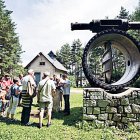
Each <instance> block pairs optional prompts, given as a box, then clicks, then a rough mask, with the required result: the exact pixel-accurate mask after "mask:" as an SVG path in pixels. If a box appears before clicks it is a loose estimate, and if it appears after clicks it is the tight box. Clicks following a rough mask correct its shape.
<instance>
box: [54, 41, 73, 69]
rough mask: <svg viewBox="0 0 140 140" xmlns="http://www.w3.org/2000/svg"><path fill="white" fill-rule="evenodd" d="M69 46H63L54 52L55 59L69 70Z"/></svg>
mask: <svg viewBox="0 0 140 140" xmlns="http://www.w3.org/2000/svg"><path fill="white" fill-rule="evenodd" d="M70 50H71V49H70V45H69V44H68V43H66V44H64V45H63V46H62V47H61V49H60V50H59V51H57V52H56V58H57V59H58V60H59V61H60V62H61V63H62V64H63V65H64V66H65V67H66V68H67V69H70V64H71V57H70V54H71V52H70Z"/></svg>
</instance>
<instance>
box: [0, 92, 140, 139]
mask: <svg viewBox="0 0 140 140" xmlns="http://www.w3.org/2000/svg"><path fill="white" fill-rule="evenodd" d="M79 92H80V93H78V92H74V90H73V91H72V93H71V98H70V102H71V115H70V116H64V114H63V113H54V114H53V118H52V126H51V127H49V128H47V127H46V126H45V125H46V123H47V119H46V118H45V119H44V120H43V124H44V126H43V128H41V129H38V128H37V123H38V118H37V117H34V116H31V118H30V121H31V122H33V125H32V126H21V125H20V117H21V109H22V108H21V107H18V109H17V114H16V119H17V121H14V122H12V121H11V120H8V119H6V118H0V140H113V139H114V140H139V137H140V134H139V131H134V129H132V130H131V131H130V129H129V131H128V132H126V131H121V130H117V129H116V128H115V129H113V128H105V129H94V128H93V127H91V126H89V125H88V123H86V122H84V123H83V121H82V105H83V103H82V100H83V98H82V93H81V90H79ZM32 110H33V112H36V111H38V106H37V103H36V100H34V104H33V107H32Z"/></svg>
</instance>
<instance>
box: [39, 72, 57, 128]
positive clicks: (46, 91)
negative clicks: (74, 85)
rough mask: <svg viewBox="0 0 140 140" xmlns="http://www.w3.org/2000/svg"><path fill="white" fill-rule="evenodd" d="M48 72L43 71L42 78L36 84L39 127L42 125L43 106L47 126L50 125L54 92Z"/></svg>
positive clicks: (53, 85)
mask: <svg viewBox="0 0 140 140" xmlns="http://www.w3.org/2000/svg"><path fill="white" fill-rule="evenodd" d="M49 75H50V73H49V72H44V73H43V80H41V81H40V82H39V84H38V88H37V101H38V104H39V109H40V113H39V126H38V127H39V128H41V127H42V121H43V116H44V111H45V108H46V107H47V115H48V123H47V127H49V126H50V125H51V116H52V107H53V95H54V94H55V89H56V87H55V84H54V82H53V81H52V80H50V78H49Z"/></svg>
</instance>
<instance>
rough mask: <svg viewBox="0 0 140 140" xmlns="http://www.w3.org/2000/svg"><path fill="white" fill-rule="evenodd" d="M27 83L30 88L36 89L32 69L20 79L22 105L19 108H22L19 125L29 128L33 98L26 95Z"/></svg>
mask: <svg viewBox="0 0 140 140" xmlns="http://www.w3.org/2000/svg"><path fill="white" fill-rule="evenodd" d="M28 82H30V84H31V85H32V87H34V88H35V87H36V83H35V80H34V71H33V69H29V70H28V74H27V75H26V76H24V77H23V79H22V93H21V97H22V103H21V106H22V107H23V109H22V113H21V125H25V126H29V125H30V124H31V123H30V122H29V119H30V112H31V106H32V101H33V98H32V97H31V96H30V95H29V94H28V92H27V90H28Z"/></svg>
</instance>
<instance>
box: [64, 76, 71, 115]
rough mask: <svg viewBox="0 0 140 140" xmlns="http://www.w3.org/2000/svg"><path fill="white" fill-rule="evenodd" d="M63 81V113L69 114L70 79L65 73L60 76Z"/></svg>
mask: <svg viewBox="0 0 140 140" xmlns="http://www.w3.org/2000/svg"><path fill="white" fill-rule="evenodd" d="M62 79H63V80H64V81H63V97H64V104H65V108H64V113H65V115H70V101H69V99H70V80H69V79H68V77H67V75H66V74H64V75H63V76H62Z"/></svg>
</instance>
